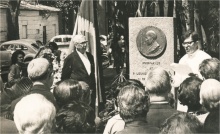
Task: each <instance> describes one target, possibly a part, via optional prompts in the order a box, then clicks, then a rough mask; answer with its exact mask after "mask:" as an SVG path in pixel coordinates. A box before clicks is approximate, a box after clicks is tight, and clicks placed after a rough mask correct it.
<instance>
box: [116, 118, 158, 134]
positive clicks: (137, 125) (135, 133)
mask: <svg viewBox="0 0 220 134" xmlns="http://www.w3.org/2000/svg"><path fill="white" fill-rule="evenodd" d="M152 133H159V128H157V127H153V126H151V125H149V124H148V123H147V122H145V121H132V122H129V123H125V128H124V130H122V131H120V132H117V133H116V134H152Z"/></svg>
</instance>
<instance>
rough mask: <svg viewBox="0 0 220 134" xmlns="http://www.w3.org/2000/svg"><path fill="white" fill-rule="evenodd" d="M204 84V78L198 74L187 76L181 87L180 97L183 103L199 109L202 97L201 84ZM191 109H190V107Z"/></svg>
mask: <svg viewBox="0 0 220 134" xmlns="http://www.w3.org/2000/svg"><path fill="white" fill-rule="evenodd" d="M201 84H202V80H201V79H199V78H198V77H196V76H191V77H189V78H186V79H185V80H184V81H183V82H182V83H181V84H180V87H179V90H178V92H179V94H178V99H179V101H180V103H181V104H183V105H187V106H188V108H189V107H190V108H195V110H199V108H201V105H200V103H199V101H200V97H199V93H200V86H201ZM188 110H189V109H188Z"/></svg>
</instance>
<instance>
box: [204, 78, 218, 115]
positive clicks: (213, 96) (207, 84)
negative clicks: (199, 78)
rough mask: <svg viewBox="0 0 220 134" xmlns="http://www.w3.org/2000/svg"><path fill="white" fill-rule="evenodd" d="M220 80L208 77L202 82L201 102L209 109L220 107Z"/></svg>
mask: <svg viewBox="0 0 220 134" xmlns="http://www.w3.org/2000/svg"><path fill="white" fill-rule="evenodd" d="M219 100H220V82H219V81H217V80H215V79H207V80H205V81H203V83H202V84H201V90H200V103H201V104H202V105H204V106H205V108H206V109H207V110H208V111H212V110H216V109H218V110H219V107H220V101H219Z"/></svg>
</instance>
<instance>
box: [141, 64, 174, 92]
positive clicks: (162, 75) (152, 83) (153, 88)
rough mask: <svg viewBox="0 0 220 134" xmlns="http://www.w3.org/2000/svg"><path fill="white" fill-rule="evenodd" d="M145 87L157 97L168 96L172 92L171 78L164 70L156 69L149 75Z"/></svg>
mask: <svg viewBox="0 0 220 134" xmlns="http://www.w3.org/2000/svg"><path fill="white" fill-rule="evenodd" d="M145 86H146V90H148V91H149V93H152V94H156V95H163V94H167V93H169V92H170V90H171V82H170V76H169V74H168V72H167V71H166V70H164V69H163V68H161V67H157V68H154V69H153V70H150V71H149V72H148V73H147V76H146V84H145Z"/></svg>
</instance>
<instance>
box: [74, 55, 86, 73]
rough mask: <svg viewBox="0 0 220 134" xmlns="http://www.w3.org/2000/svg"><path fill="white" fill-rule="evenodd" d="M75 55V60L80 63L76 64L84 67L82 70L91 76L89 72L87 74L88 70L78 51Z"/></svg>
mask: <svg viewBox="0 0 220 134" xmlns="http://www.w3.org/2000/svg"><path fill="white" fill-rule="evenodd" d="M73 54H74V56H75V58H76V61H78V63H76V64H79V65H80V66H82V67H83V68H82V70H83V71H84V72H85V73H86V74H87V75H89V74H88V72H87V70H86V67H85V65H84V64H83V62H82V60H81V58H80V57H79V54H78V53H77V52H76V51H75V52H74V53H73Z"/></svg>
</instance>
